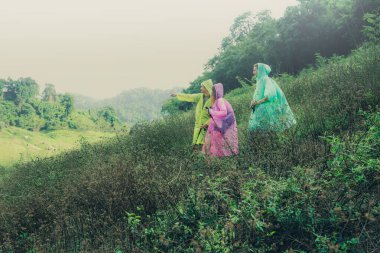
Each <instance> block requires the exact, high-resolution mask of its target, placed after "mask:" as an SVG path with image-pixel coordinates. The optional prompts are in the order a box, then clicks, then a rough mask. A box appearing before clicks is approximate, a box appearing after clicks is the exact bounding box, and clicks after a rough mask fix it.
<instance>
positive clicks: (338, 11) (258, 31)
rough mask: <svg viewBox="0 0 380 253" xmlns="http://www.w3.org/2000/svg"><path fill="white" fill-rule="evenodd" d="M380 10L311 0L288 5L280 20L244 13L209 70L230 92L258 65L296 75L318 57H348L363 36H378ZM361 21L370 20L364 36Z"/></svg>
mask: <svg viewBox="0 0 380 253" xmlns="http://www.w3.org/2000/svg"><path fill="white" fill-rule="evenodd" d="M378 8H380V3H379V1H372V0H365V1H358V0H341V1H332V0H323V1H320V0H312V1H300V3H299V5H297V6H292V7H289V8H288V9H287V10H286V12H285V14H284V16H283V17H282V18H280V19H278V20H274V19H272V18H271V17H270V15H269V13H268V12H262V13H259V14H257V15H256V16H252V15H251V14H250V13H244V14H242V15H241V16H239V17H238V18H236V19H235V22H234V23H233V25H232V26H231V28H230V35H229V36H227V37H226V38H224V39H223V40H222V43H221V49H220V52H219V53H218V54H217V55H215V56H214V57H212V58H211V59H210V60H209V61H208V63H207V64H206V69H207V70H208V71H209V72H210V74H211V77H210V78H211V79H212V80H213V81H214V82H215V83H217V82H221V83H223V84H224V86H225V90H226V91H229V90H232V89H234V88H237V87H239V82H238V80H237V79H236V76H240V77H242V78H250V76H251V75H252V65H253V64H254V63H257V62H264V63H267V64H270V65H271V67H272V70H273V72H274V73H275V74H276V73H282V72H287V73H292V74H295V73H298V72H299V71H301V70H302V69H303V68H305V67H307V66H308V65H310V64H314V63H315V58H314V55H315V54H316V53H319V54H320V55H322V56H325V57H331V56H332V55H333V54H337V55H345V54H348V53H350V51H351V50H352V49H354V48H356V47H358V46H359V45H360V44H361V43H362V42H363V41H364V36H367V37H368V36H370V37H371V38H372V40H373V39H375V38H376V37H378V15H377V13H376V12H373V10H376V9H378ZM367 12H368V13H367ZM369 12H371V13H369ZM365 13H367V14H365ZM363 18H364V19H365V20H366V21H367V24H365V26H364V35H363V34H362V30H363V25H364V24H363Z"/></svg>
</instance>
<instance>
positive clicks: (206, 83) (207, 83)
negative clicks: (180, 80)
mask: <svg viewBox="0 0 380 253" xmlns="http://www.w3.org/2000/svg"><path fill="white" fill-rule="evenodd" d="M201 86H203V87H205V88H206V90H207V91H208V93H210V96H211V95H212V80H211V79H208V80H206V81H203V82H202V83H201Z"/></svg>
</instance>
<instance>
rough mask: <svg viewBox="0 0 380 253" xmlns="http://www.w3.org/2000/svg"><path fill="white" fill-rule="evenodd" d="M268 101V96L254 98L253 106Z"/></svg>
mask: <svg viewBox="0 0 380 253" xmlns="http://www.w3.org/2000/svg"><path fill="white" fill-rule="evenodd" d="M267 101H268V98H267V97H264V98H263V99H260V100H252V102H251V107H254V106H256V105H260V104H262V103H265V102H267Z"/></svg>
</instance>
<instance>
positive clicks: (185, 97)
mask: <svg viewBox="0 0 380 253" xmlns="http://www.w3.org/2000/svg"><path fill="white" fill-rule="evenodd" d="M171 96H172V97H176V98H177V99H178V100H180V101H186V102H197V101H198V100H199V99H200V98H201V97H202V93H196V94H185V93H173V94H171Z"/></svg>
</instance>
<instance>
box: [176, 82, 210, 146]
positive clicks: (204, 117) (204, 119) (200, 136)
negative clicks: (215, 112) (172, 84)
mask: <svg viewBox="0 0 380 253" xmlns="http://www.w3.org/2000/svg"><path fill="white" fill-rule="evenodd" d="M212 86H213V83H212V80H211V79H208V80H206V81H204V82H202V83H201V93H196V94H185V93H178V94H177V93H173V94H171V95H172V96H173V97H176V98H177V99H178V100H180V101H186V102H193V103H197V106H196V108H195V126H194V135H193V141H192V144H193V150H194V152H197V151H199V147H200V146H201V145H202V144H203V143H204V139H205V135H206V132H207V127H208V124H209V121H210V115H209V113H208V110H207V108H210V107H211V98H210V97H211V93H212Z"/></svg>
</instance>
